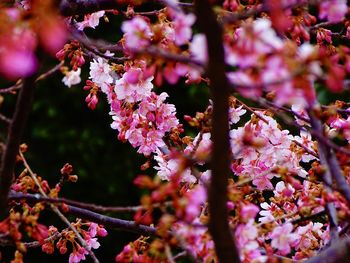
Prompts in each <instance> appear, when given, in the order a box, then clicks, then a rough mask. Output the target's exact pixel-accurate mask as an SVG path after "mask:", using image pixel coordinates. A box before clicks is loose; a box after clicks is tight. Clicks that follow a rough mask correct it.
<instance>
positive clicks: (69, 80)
mask: <svg viewBox="0 0 350 263" xmlns="http://www.w3.org/2000/svg"><path fill="white" fill-rule="evenodd" d="M80 73H81V69H80V68H78V70H71V71H69V72H67V73H66V74H65V76H64V78H63V79H62V82H63V83H64V85H66V86H67V87H68V88H70V87H71V86H72V85H76V84H79V83H80V82H81V78H80Z"/></svg>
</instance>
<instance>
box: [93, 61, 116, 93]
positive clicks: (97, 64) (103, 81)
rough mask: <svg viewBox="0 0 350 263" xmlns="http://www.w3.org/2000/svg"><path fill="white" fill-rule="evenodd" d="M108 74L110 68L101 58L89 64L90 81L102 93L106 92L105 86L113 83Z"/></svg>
mask: <svg viewBox="0 0 350 263" xmlns="http://www.w3.org/2000/svg"><path fill="white" fill-rule="evenodd" d="M110 72H111V69H110V66H109V65H108V63H107V62H106V61H105V60H103V59H102V58H98V59H97V60H95V59H94V60H93V61H92V62H91V63H90V79H91V80H92V81H93V82H94V83H95V84H96V85H98V86H100V87H101V89H102V91H104V92H106V89H107V84H110V83H112V82H113V78H112V77H111V75H110Z"/></svg>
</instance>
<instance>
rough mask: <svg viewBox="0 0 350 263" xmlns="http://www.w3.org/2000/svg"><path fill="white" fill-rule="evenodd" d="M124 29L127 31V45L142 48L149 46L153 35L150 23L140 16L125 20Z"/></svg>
mask: <svg viewBox="0 0 350 263" xmlns="http://www.w3.org/2000/svg"><path fill="white" fill-rule="evenodd" d="M122 30H123V32H124V33H125V35H124V38H125V46H126V47H127V48H130V49H133V48H134V49H140V48H144V47H146V46H148V45H149V42H150V38H151V37H152V35H153V34H152V31H151V28H150V26H149V24H148V23H147V22H146V21H145V19H143V18H142V17H139V16H136V17H134V18H133V19H132V20H130V21H126V22H124V23H123V25H122Z"/></svg>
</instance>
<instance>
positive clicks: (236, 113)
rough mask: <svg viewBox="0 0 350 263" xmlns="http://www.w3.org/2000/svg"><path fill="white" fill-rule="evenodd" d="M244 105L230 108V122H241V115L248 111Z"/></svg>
mask: <svg viewBox="0 0 350 263" xmlns="http://www.w3.org/2000/svg"><path fill="white" fill-rule="evenodd" d="M242 107H243V106H240V107H238V108H233V107H230V108H229V113H228V114H229V122H230V124H236V123H237V122H239V120H240V117H241V116H242V115H244V114H245V113H246V112H247V111H246V110H245V109H242Z"/></svg>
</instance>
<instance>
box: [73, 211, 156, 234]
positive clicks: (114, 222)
mask: <svg viewBox="0 0 350 263" xmlns="http://www.w3.org/2000/svg"><path fill="white" fill-rule="evenodd" d="M68 207H69V210H68V211H67V212H66V214H69V215H74V216H76V217H79V218H82V219H86V220H90V221H92V222H95V223H98V224H102V225H104V226H106V227H111V228H116V229H119V230H123V231H128V232H133V233H137V234H140V235H146V236H152V235H155V234H156V232H157V229H156V228H154V227H150V226H145V225H139V224H137V223H135V222H134V221H128V220H122V219H118V218H114V217H110V216H105V215H101V214H98V213H95V212H91V211H89V210H87V209H82V208H78V207H75V206H68Z"/></svg>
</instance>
